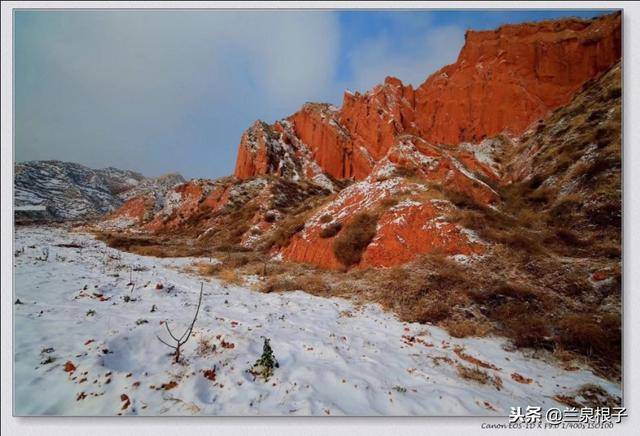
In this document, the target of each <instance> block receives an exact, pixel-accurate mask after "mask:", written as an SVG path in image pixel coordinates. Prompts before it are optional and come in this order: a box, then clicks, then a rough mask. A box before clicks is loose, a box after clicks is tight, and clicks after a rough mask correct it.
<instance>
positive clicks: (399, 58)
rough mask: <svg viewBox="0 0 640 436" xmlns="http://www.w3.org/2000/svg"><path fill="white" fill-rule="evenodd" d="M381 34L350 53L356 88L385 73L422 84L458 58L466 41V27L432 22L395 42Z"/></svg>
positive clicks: (369, 84) (364, 87)
mask: <svg viewBox="0 0 640 436" xmlns="http://www.w3.org/2000/svg"><path fill="white" fill-rule="evenodd" d="M392 41H397V38H391V37H390V36H389V35H382V36H379V37H378V38H376V39H373V40H370V41H367V42H366V43H364V44H362V45H361V46H359V47H357V49H356V50H354V52H353V53H351V56H350V64H351V69H352V71H353V75H354V82H353V83H354V85H353V86H354V88H355V89H356V90H358V91H366V90H368V89H370V88H372V87H373V86H375V85H376V84H378V83H381V82H382V81H383V80H384V78H385V77H386V76H395V77H398V78H399V79H401V80H402V81H403V83H405V84H412V85H414V87H415V86H418V85H420V84H421V83H422V82H424V81H425V79H426V78H427V77H428V76H429V75H430V74H431V73H433V72H435V71H437V70H438V69H440V68H441V67H443V66H445V65H447V64H450V63H453V62H455V60H456V58H457V56H458V52H459V51H460V49H461V48H462V45H463V44H464V29H462V28H461V27H457V26H429V27H427V28H426V29H425V28H422V29H420V30H417V31H415V30H414V32H412V33H411V36H410V38H403V39H402V41H403V42H402V47H398V46H397V45H394V43H393V42H392Z"/></svg>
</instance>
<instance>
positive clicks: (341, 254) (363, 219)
mask: <svg viewBox="0 0 640 436" xmlns="http://www.w3.org/2000/svg"><path fill="white" fill-rule="evenodd" d="M377 223H378V217H377V216H375V215H372V214H370V213H366V212H362V213H359V214H357V215H356V216H354V217H353V218H352V219H351V221H349V223H348V224H347V226H346V227H345V228H344V229H343V230H342V231H341V232H340V234H339V235H338V236H337V237H336V239H335V241H334V242H333V253H334V254H335V256H336V258H337V259H338V261H340V263H342V264H343V265H344V266H346V267H350V266H353V265H356V264H357V263H359V262H360V259H361V257H362V252H363V251H364V250H365V248H367V245H369V243H370V242H371V240H372V239H373V238H374V236H375V235H376V225H377Z"/></svg>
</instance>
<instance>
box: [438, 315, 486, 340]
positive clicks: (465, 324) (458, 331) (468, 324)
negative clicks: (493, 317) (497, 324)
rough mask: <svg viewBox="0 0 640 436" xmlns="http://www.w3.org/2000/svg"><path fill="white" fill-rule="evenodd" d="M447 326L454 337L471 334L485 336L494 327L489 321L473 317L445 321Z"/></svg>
mask: <svg viewBox="0 0 640 436" xmlns="http://www.w3.org/2000/svg"><path fill="white" fill-rule="evenodd" d="M445 328H446V329H447V331H448V332H449V334H450V335H451V336H453V337H454V338H466V337H470V336H477V337H483V336H486V335H487V334H488V333H489V332H491V331H492V330H493V329H492V327H491V324H489V323H488V322H486V321H485V322H482V321H475V320H471V319H464V320H453V321H450V322H448V323H445Z"/></svg>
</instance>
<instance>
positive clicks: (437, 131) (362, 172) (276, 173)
mask: <svg viewBox="0 0 640 436" xmlns="http://www.w3.org/2000/svg"><path fill="white" fill-rule="evenodd" d="M620 26H621V16H620V14H612V15H608V16H604V17H600V18H597V19H593V20H577V19H568V20H559V21H548V22H540V23H533V24H521V25H508V26H503V27H501V28H499V29H497V30H494V31H483V32H473V31H470V32H467V35H466V43H465V45H464V47H463V49H462V51H461V53H460V55H459V57H458V60H457V61H456V63H455V64H452V65H448V66H446V67H444V68H442V69H441V70H439V71H438V72H436V73H434V74H433V75H431V76H430V77H429V78H428V79H427V80H426V81H425V82H424V83H423V84H422V85H420V86H419V87H418V88H417V89H415V90H414V89H413V87H411V86H404V85H403V84H402V82H401V81H400V80H398V79H396V78H392V77H387V78H386V79H385V81H384V83H382V84H380V85H378V86H376V87H375V88H373V89H372V90H371V91H369V92H366V93H364V94H360V93H355V94H352V93H349V92H347V93H345V96H344V101H343V105H342V107H341V108H336V107H334V106H331V105H328V104H321V103H307V104H305V105H304V106H303V107H302V108H301V110H300V111H298V112H296V113H295V114H293V115H291V116H290V117H289V118H287V119H284V120H281V121H277V122H276V123H274V124H273V125H268V124H266V123H263V122H260V121H258V122H256V123H254V124H253V125H252V126H251V127H250V128H249V129H247V131H246V132H245V133H244V134H243V135H242V138H241V142H240V145H239V148H238V160H237V163H236V167H235V173H234V176H235V178H234V179H230V180H227V181H225V182H209V181H192V182H189V183H187V184H185V185H181V186H180V187H177V188H175V189H173V190H171V191H169V192H168V193H167V195H166V196H165V198H163V199H160V200H158V199H156V201H155V202H143V201H137V202H135V201H133V200H132V201H131V203H130V204H128V205H127V207H126V208H123V209H122V210H121V211H120V212H119V213H122V214H126V213H130V215H132V216H135V217H137V219H140V217H141V216H143V215H144V216H146V217H147V218H145V219H142V222H143V223H144V228H145V229H146V230H149V231H153V232H155V233H162V232H172V233H181V232H183V233H184V232H187V233H189V232H190V234H191V235H192V236H196V237H198V238H203V237H207V235H213V234H217V232H219V231H220V229H221V228H222V227H224V226H229V225H230V224H229V223H233V226H235V227H237V229H238V230H237V231H236V233H237V235H235V236H234V238H235V239H234V238H231V239H228V238H227V240H233V241H236V242H234V243H238V244H240V245H243V246H244V247H247V248H256V247H260V246H261V244H262V243H263V242H264V240H266V239H268V237H269V235H270V234H273V233H274V232H277V231H278V228H279V227H280V226H282V225H283V224H281V223H286V222H287V221H286V217H287V216H288V215H291V214H294V215H295V213H297V212H293V211H294V210H295V209H296V207H298V206H300V205H304V204H305V202H311V201H312V202H314V203H313V207H311V206H310V207H309V208H308V209H306V212H305V214H306V215H304V217H303V219H301V220H300V222H299V223H294V224H289V225H290V227H291V228H294V229H295V231H294V232H293V234H292V236H291V237H290V240H289V241H288V243H287V244H285V245H283V246H271V245H268V244H267V246H269V247H271V250H272V253H273V254H280V255H282V257H283V258H284V259H286V260H290V261H295V262H304V263H310V264H314V265H317V266H320V267H324V268H331V269H338V268H343V267H345V265H344V264H342V263H341V261H340V260H339V259H340V253H336V244H335V240H336V239H335V238H337V237H340V235H341V233H340V232H345V231H346V230H345V229H347V228H349V226H350V224H351V223H353V222H358V221H354V219H355V217H356V216H358V215H359V214H362V213H367V214H369V215H374V216H375V223H376V224H375V228H374V231H373V233H374V234H373V237H372V238H371V239H370V240H369V241H367V244H366V246H365V247H364V249H363V250H362V252H361V253H359V257H358V262H357V264H356V265H355V266H356V267H360V268H366V267H381V266H382V267H387V266H394V265H398V264H402V263H405V262H408V261H410V260H412V259H414V258H415V257H416V256H417V255H420V254H423V253H432V252H439V253H446V254H450V255H473V254H478V253H483V252H484V251H485V249H486V243H485V241H482V240H480V239H479V238H478V237H477V236H476V235H475V234H474V233H473V232H471V231H469V230H467V229H465V228H464V227H462V226H461V225H460V224H458V223H457V222H456V220H455V219H454V215H455V214H456V212H457V211H459V208H460V206H461V205H460V204H459V201H470V202H472V203H474V204H475V205H481V206H482V207H488V208H490V209H491V208H494V209H496V210H497V209H499V208H501V207H502V206H504V205H505V204H506V203H505V201H507V200H506V199H505V198H502V197H501V194H500V193H499V191H501V189H502V187H504V186H506V185H507V184H509V183H512V182H514V181H518V182H520V181H523V180H524V181H526V180H528V178H530V177H532V176H533V175H536V177H537V178H540V179H542V180H541V182H540V183H542V184H545V183H552V181H548V180H545V177H547V178H548V177H551V176H545V175H542V174H537V173H536V170H539V169H540V168H545V165H546V163H545V162H546V161H544V162H537V161H536V163H535V164H534V161H535V160H536V159H537V158H536V154H535V150H538V149H539V148H540V147H542V145H541V144H535V143H530V141H529V139H530V137H531V135H532V133H531V132H532V131H536V132H544V131H546V130H545V129H547V130H549V129H550V130H551V131H553V132H555V133H554V135H556V136H557V137H554V140H553V141H551V142H552V143H554V144H556V143H558V140H559V138H561V137H562V133H561V132H566V131H571V132H572V131H573V130H567V128H566V126H565V125H564V124H565V123H567V120H568V119H569V118H563V119H560V118H558V115H557V112H558V110H561V109H559V108H570V110H569V109H567V110H568V111H569V112H570V113H571V114H574V115H575V114H578V115H580V114H581V113H582V112H584V113H586V112H585V111H587V109H583V108H584V107H585V103H584V102H585V101H588V100H589V99H590V98H591V97H589V96H588V95H587V94H585V92H586V91H585V90H584V89H586V87H587V85H589V83H595V82H598V81H600V82H603V83H600V84H599V86H600V87H601V88H603V87H604V88H606V87H610V88H611V89H612V90H614V91H615V89H618V90H619V82H620V74H619V69H620V68H619V65H620V64H619V60H620V54H621V33H620ZM616 71H617V73H616ZM603 73H607V74H603ZM604 82H606V83H604ZM604 88H603V89H604ZM606 89H609V88H606ZM590 92H593V91H590ZM603 92H604V91H603ZM583 94H584V95H583ZM601 94H602V96H600V97H601V98H600V97H599V98H600V100H598V101H599V102H600V103H599V104H600V105H601V106H600V107H599V108H598V109H597V111H595V112H596V113H595V114H594V115H593V117H595V118H594V120H595V121H593V120H592V121H593V122H591V124H589V126H590V127H589V129H590V130H589V129H587V130H589V131H593V132H592V133H593V134H594V135H595V137H602V135H603V133H602V132H599V130H598V125H597V123H598V120H599V119H600V118H602V119H605V118H606V117H605V115H603V114H605V113H612V112H611V111H614V112H615V110H614V109H615V107H617V106H619V104H620V101H619V95H618V97H615V95H614V94H615V92H613V91H607V92H604V93H601ZM609 94H611V95H613V96H614V97H611V98H610V97H609ZM598 95H600V94H598ZM616 98H617V99H616ZM576 102H581V103H576ZM562 110H564V109H562ZM554 114H555V115H554ZM596 115H597V117H596ZM572 116H573V115H572ZM590 116H591V115H590ZM608 116H609V115H607V117H608ZM598 117H600V118H598ZM541 119H545V120H546V122H547V124H548V125H547V126H546V127H544V122H542V123H541V124H537V123H538V122H539V120H541ZM571 120H572V122H573V123H574V124H576V125H577V124H579V123H580V121H579V120H578V119H576V118H575V116H574V117H573V118H571ZM594 123H595V124H594ZM542 127H544V128H543V129H542V130H540V129H541V128H542ZM611 129H613V127H611ZM611 129H610V130H611ZM600 130H602V129H600ZM598 132H599V133H598ZM583 133H584V132H583ZM605 133H606V132H605ZM576 135H577V134H576ZM605 136H606V135H605ZM527 141H529V142H527ZM572 141H573V142H572V143H576V144H577V142H576V141H575V138H574V139H572ZM600 142H601V144H600V145H598V147H600V148H602V147H603V146H604V145H603V144H604V142H603V141H602V140H601V141H600ZM585 144H586V143H585ZM576 147H577V148H579V149H582V148H584V147H582V145H580V146H579V147H578V146H576ZM585 147H586V146H585ZM549 153H551V152H549ZM572 153H573V154H576V150H572ZM569 154H570V153H568V152H567V155H569ZM549 156H551V154H549ZM589 156H590V155H589ZM549 159H550V161H553V159H554V158H553V157H552V156H551V157H549ZM549 159H547V160H549ZM583 166H584V165H583ZM600 166H602V165H600ZM571 174H573V173H571ZM571 174H569V175H568V176H567V178H568V179H567V181H566V182H565V183H566V184H567V185H568V186H571V185H572V183H573V182H572V181H571V180H570V179H571V177H574V176H573V175H571ZM553 177H557V175H556V176H553ZM617 177H618V178H617V179H616V178H615V177H611V180H612V181H611V184H612V186H613V185H615V183H616V180H617V183H618V184H619V176H617ZM345 179H349V180H350V181H351V182H354V183H351V184H350V185H349V184H348V183H345ZM347 185H348V186H347ZM573 185H575V183H573ZM345 186H346V187H345ZM607 186H608V185H607ZM329 194H331V195H329ZM323 198H325V200H322V199H323ZM461 199H466V200H461ZM320 200H322V201H320ZM612 204H613V203H612ZM282 205H286V207H281V206H282ZM462 207H465V206H462ZM472 207H473V206H472ZM127 210H128V211H129V212H127ZM149 210H153V211H154V212H153V213H152V214H151V215H149V213H148V211H149ZM145 214H146V215H145ZM267 215H270V216H271V218H269V219H266V218H265V217H266V216H267ZM114 216H118V213H116V214H115V215H114ZM240 216H241V217H242V220H243V221H242V222H240V221H239V220H238V218H237V217H240ZM225 217H227V218H225ZM228 217H232V218H228ZM331 226H333V227H331ZM235 227H234V228H235ZM329 227H331V229H333V234H332V231H329V230H331V229H329ZM227 230H228V229H227ZM225 231H226V230H225ZM234 231H235V230H234ZM203 235H204V236H203ZM336 235H337V236H336ZM342 235H344V233H342ZM276 239H277V238H276ZM208 240H209V239H207V241H208ZM212 240H213V239H212ZM349 266H352V265H349Z"/></svg>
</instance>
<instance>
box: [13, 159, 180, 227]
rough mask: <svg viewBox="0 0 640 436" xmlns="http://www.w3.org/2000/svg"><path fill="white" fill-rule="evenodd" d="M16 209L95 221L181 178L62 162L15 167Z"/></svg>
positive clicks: (23, 164) (24, 163) (17, 165)
mask: <svg viewBox="0 0 640 436" xmlns="http://www.w3.org/2000/svg"><path fill="white" fill-rule="evenodd" d="M14 176H15V177H14V188H15V191H14V199H15V205H16V206H30V205H43V206H46V207H47V209H48V211H49V213H51V215H52V216H53V217H54V218H56V219H77V218H87V217H97V216H100V215H103V214H105V213H107V212H109V211H112V210H115V209H117V208H118V207H120V206H121V205H122V203H123V201H124V200H126V199H127V198H130V197H133V196H137V195H141V194H143V193H147V192H152V191H153V192H157V193H158V194H159V195H162V194H163V193H164V192H165V191H166V190H167V189H168V188H170V187H172V186H173V185H175V184H176V183H182V182H184V179H183V178H182V176H180V175H178V174H172V175H169V176H161V177H159V178H145V177H144V176H143V175H142V174H139V173H136V172H133V171H124V170H119V169H117V168H105V169H98V170H95V169H91V168H88V167H86V166H84V165H80V164H76V163H72V162H61V161H30V162H21V163H17V164H16V165H15V174H14Z"/></svg>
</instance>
